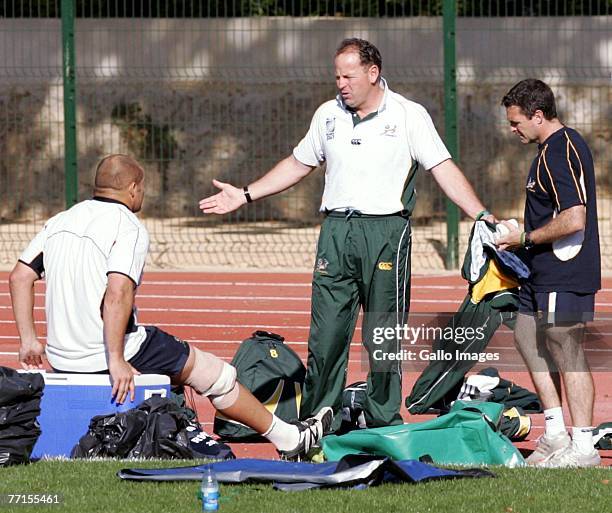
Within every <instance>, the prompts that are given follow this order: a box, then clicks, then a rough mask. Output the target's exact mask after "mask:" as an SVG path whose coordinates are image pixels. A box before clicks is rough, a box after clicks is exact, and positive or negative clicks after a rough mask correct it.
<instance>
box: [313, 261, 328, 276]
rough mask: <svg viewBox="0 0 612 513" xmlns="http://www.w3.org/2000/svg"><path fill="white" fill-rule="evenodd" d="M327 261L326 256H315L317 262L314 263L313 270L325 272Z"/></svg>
mask: <svg viewBox="0 0 612 513" xmlns="http://www.w3.org/2000/svg"><path fill="white" fill-rule="evenodd" d="M328 265H329V262H328V260H327V258H317V263H316V264H315V272H317V273H321V274H327V266H328Z"/></svg>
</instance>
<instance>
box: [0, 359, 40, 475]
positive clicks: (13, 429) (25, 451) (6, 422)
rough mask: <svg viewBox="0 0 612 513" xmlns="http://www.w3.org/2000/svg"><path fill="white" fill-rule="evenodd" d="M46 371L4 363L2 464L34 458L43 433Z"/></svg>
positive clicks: (0, 377)
mask: <svg viewBox="0 0 612 513" xmlns="http://www.w3.org/2000/svg"><path fill="white" fill-rule="evenodd" d="M44 388H45V380H44V378H43V377H42V374H40V373H38V372H36V373H31V374H30V373H18V372H17V371H16V370H14V369H9V368H8V367H0V467H7V466H9V465H15V464H18V463H27V462H29V461H30V455H31V454H32V449H33V448H34V444H35V443H36V441H37V440H38V437H39V436H40V425H39V424H38V421H37V420H36V419H37V418H38V416H39V415H40V399H41V397H42V395H43V389H44Z"/></svg>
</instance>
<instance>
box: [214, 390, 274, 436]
mask: <svg viewBox="0 0 612 513" xmlns="http://www.w3.org/2000/svg"><path fill="white" fill-rule="evenodd" d="M219 411H220V412H221V413H222V414H223V415H224V416H226V417H229V418H230V419H234V420H237V421H238V422H242V423H243V424H246V425H247V426H249V427H251V428H252V429H254V430H255V431H257V432H258V433H259V434H263V433H265V432H266V431H268V430H269V429H270V426H271V425H272V414H271V413H270V412H269V411H268V410H267V409H266V407H265V406H264V405H263V404H261V403H260V402H259V401H258V400H257V399H256V398H255V396H254V395H253V394H251V392H249V391H248V390H247V389H246V388H244V387H243V386H242V385H241V384H240V383H238V399H236V402H235V403H234V404H232V405H231V406H230V407H229V408H226V409H224V410H219Z"/></svg>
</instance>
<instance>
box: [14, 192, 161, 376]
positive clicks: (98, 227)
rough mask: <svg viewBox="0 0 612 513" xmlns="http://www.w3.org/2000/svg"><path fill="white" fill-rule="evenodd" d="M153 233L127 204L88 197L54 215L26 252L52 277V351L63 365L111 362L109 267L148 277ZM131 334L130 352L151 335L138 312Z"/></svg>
mask: <svg viewBox="0 0 612 513" xmlns="http://www.w3.org/2000/svg"><path fill="white" fill-rule="evenodd" d="M148 250H149V234H148V233H147V230H146V228H145V227H144V226H143V225H142V223H141V222H140V221H139V220H138V218H137V217H136V216H135V215H134V214H133V213H132V212H131V211H130V210H129V209H128V208H127V207H126V206H125V205H123V204H122V203H119V202H117V201H114V200H110V199H105V198H96V199H91V200H86V201H82V202H81V203H78V204H77V205H75V206H74V207H72V208H70V209H69V210H66V211H64V212H61V213H59V214H57V215H56V216H54V217H52V218H51V219H50V220H49V221H47V224H46V225H45V227H44V229H43V230H42V231H41V232H39V233H38V235H36V237H35V238H34V239H33V240H32V242H30V245H29V246H28V247H27V248H26V250H25V251H24V252H23V253H22V255H21V257H20V259H19V260H20V261H22V262H23V263H24V264H26V265H29V266H30V267H32V269H34V270H35V271H36V272H38V273H39V275H40V276H42V274H43V273H44V276H45V280H46V298H45V309H46V313H47V346H46V352H47V358H48V360H49V363H50V364H51V365H52V366H53V367H55V368H56V369H59V370H63V371H70V372H95V371H101V370H105V369H108V364H107V360H106V351H105V349H106V347H105V344H104V335H103V321H102V301H103V298H104V293H105V291H106V285H107V275H108V273H112V272H117V273H121V274H124V275H125V276H128V277H129V278H130V279H131V280H132V281H133V282H134V283H135V284H136V285H139V284H140V280H141V276H142V271H143V268H144V264H145V259H146V256H147V252H148ZM129 324H130V325H129V326H128V328H129V330H130V333H127V334H126V335H125V352H124V354H125V359H126V360H129V359H130V358H132V357H133V356H134V355H135V354H136V353H137V352H138V349H139V348H140V346H141V344H142V343H143V341H144V340H145V337H146V334H145V330H144V327H142V326H138V323H137V321H136V311H135V310H134V312H133V319H132V322H130V323H129Z"/></svg>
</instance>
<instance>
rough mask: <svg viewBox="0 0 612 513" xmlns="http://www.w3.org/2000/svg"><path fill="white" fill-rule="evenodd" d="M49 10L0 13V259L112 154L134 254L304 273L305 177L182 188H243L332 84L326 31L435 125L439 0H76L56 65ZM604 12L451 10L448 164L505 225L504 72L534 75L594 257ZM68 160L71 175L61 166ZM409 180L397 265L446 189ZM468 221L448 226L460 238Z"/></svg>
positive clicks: (516, 156) (605, 146)
mask: <svg viewBox="0 0 612 513" xmlns="http://www.w3.org/2000/svg"><path fill="white" fill-rule="evenodd" d="M64 3H71V2H70V1H69V0H68V1H67V0H64ZM451 3H452V0H451ZM61 4H62V2H61V1H60V0H12V1H9V2H4V3H3V4H2V5H1V6H0V58H2V62H3V66H2V67H1V68H0V194H2V201H1V203H0V216H1V217H0V233H1V236H0V261H2V262H4V263H7V264H10V263H12V262H14V260H15V258H16V257H17V255H18V254H19V251H20V250H21V249H22V247H23V246H24V245H25V243H26V242H27V240H29V238H30V237H31V236H32V235H33V234H34V233H35V231H36V230H37V229H38V228H39V227H40V226H41V223H42V222H43V221H44V219H46V218H47V217H48V216H49V215H51V214H53V213H54V212H57V211H58V210H60V209H61V208H63V206H64V204H65V201H66V198H67V197H68V198H69V199H70V195H71V194H72V195H73V196H74V197H75V198H76V199H77V200H80V199H83V198H86V197H88V196H89V194H90V189H91V183H92V171H93V168H94V165H95V163H96V161H97V160H98V159H99V158H100V157H101V156H102V155H104V154H107V153H111V152H117V151H121V152H129V153H132V154H134V155H135V156H137V157H138V158H139V159H140V160H141V161H142V162H143V163H144V164H145V165H146V167H147V170H148V183H147V189H148V191H147V198H146V200H145V209H144V211H143V217H144V220H145V222H146V223H147V225H148V226H149V228H150V231H151V237H152V248H151V249H152V254H151V262H152V263H153V264H156V265H158V266H167V267H179V268H180V267H187V266H215V267H230V266H231V267H258V268H268V269H287V268H294V267H310V266H311V263H312V258H313V255H314V244H315V241H316V235H317V232H318V224H319V222H320V217H319V215H318V213H317V210H318V204H319V201H320V194H321V189H322V184H323V173H322V172H321V171H317V172H315V173H313V175H312V176H311V177H309V178H308V179H306V180H305V181H304V182H303V183H300V184H299V185H298V186H297V187H295V188H294V189H292V190H290V191H287V192H285V193H283V194H281V195H278V196H277V197H274V198H270V199H266V200H263V201H259V202H256V203H254V204H253V205H249V207H248V208H243V209H241V210H240V211H238V212H236V213H234V214H232V215H229V216H226V217H223V218H204V217H203V216H202V215H201V214H200V213H199V211H198V209H197V201H198V199H199V198H201V197H203V196H205V195H208V194H209V193H211V192H212V186H211V185H210V181H211V179H212V178H213V177H217V178H219V179H221V180H226V181H230V182H232V183H234V184H243V183H247V182H248V181H250V180H253V179H254V178H256V177H257V176H259V175H261V174H262V173H263V172H265V171H266V170H267V169H269V167H270V166H271V165H273V164H274V163H275V162H277V161H278V160H279V159H281V158H283V157H284V156H286V155H287V154H289V152H290V151H291V150H292V148H293V147H294V146H295V145H296V144H297V142H298V141H299V140H300V138H301V137H302V136H303V135H304V133H305V132H306V130H307V128H308V124H309V122H310V118H311V116H312V113H313V112H314V110H315V109H316V107H317V106H318V105H319V104H320V103H321V102H323V101H325V100H327V99H329V98H331V97H332V96H333V95H334V94H335V91H334V81H333V69H332V55H333V51H334V49H335V46H336V45H337V43H338V42H339V41H340V39H342V38H343V37H348V36H358V37H364V38H367V39H370V40H372V41H373V42H375V43H376V44H377V46H378V47H379V48H380V49H381V51H382V54H383V61H384V62H383V74H384V75H385V76H386V77H387V79H388V81H389V84H390V86H391V88H392V89H394V90H395V91H397V92H399V93H401V94H404V95H405V96H407V97H409V98H411V99H414V100H415V101H418V102H419V103H422V104H423V105H425V106H426V107H427V109H428V110H429V111H430V113H431V115H432V118H433V119H434V122H435V124H436V126H437V127H438V130H439V131H440V132H441V133H443V134H444V133H445V132H446V131H448V129H445V108H446V111H447V112H446V114H448V111H449V109H452V108H453V107H452V105H449V103H448V101H447V102H446V103H445V101H444V98H445V96H444V76H445V70H446V71H447V74H448V66H449V65H450V64H448V62H447V64H446V67H445V60H444V45H443V43H444V40H443V23H442V16H441V14H442V1H422V2H401V1H387V2H378V1H366V0H361V1H345V2H340V1H336V2H322V1H298V0H293V1H286V2H272V1H262V0H258V1H255V0H253V1H233V0H232V1H230V0H228V1H226V2H211V1H185V2H175V1H170V0H157V1H149V0H130V1H122V0H119V1H116V0H113V1H102V0H96V1H93V0H92V1H76V3H75V4H74V7H75V13H76V14H75V16H74V18H73V21H74V27H75V32H74V34H75V37H74V41H75V44H74V59H75V66H73V67H71V68H68V69H67V68H66V67H65V66H64V67H63V66H62V57H63V56H66V55H67V54H66V52H67V51H68V50H69V49H70V45H69V44H68V45H67V44H62V37H61V34H62V21H61V19H60V15H61V14H62V8H61V7H62V6H61ZM610 6H611V3H610V2H609V1H597V0H591V1H586V2H565V1H561V0H558V1H555V2H550V1H547V2H544V1H542V2H540V1H529V2H528V1H524V0H521V1H516V2H501V1H499V2H476V1H474V0H472V1H467V2H460V3H459V6H458V8H457V9H458V10H457V14H458V16H457V17H456V19H455V20H454V21H455V25H456V36H455V44H456V77H457V79H456V80H457V99H458V107H457V125H458V136H459V147H460V155H459V162H460V165H461V167H462V168H463V169H464V171H465V172H466V174H467V175H468V177H469V178H470V180H471V181H472V183H474V185H475V187H476V189H477V191H478V193H479V195H480V196H481V197H482V198H483V199H484V200H485V201H486V204H487V206H489V207H490V208H491V210H493V211H495V213H496V214H498V215H499V216H504V217H518V218H519V219H520V217H521V204H522V201H523V192H522V182H523V177H524V175H525V173H526V170H527V167H528V165H529V162H530V159H531V158H532V156H533V153H534V148H525V147H522V146H520V145H518V144H517V143H516V142H515V141H514V140H512V139H511V138H510V137H509V136H508V133H507V132H508V131H507V128H506V123H505V119H504V115H503V112H502V109H501V107H500V106H499V101H500V98H501V96H502V95H503V94H504V92H506V91H507V89H508V88H509V87H511V86H512V85H513V84H514V83H515V82H517V81H518V80H520V79H522V78H525V77H527V76H538V77H541V78H543V79H544V80H547V81H549V82H550V83H551V85H552V86H553V88H554V89H555V91H556V93H557V96H558V100H559V107H560V111H561V114H562V118H563V120H564V121H565V122H566V123H567V124H568V125H570V126H574V127H575V128H577V129H578V130H580V131H581V132H582V133H583V134H584V135H585V136H586V138H587V140H588V141H589V143H590V145H591V147H592V149H593V151H594V155H595V160H596V164H597V173H598V187H599V211H600V222H601V226H600V231H601V232H602V244H603V248H602V252H603V253H604V255H607V254H609V253H612V252H611V251H610V250H611V249H612V235H611V230H610V218H611V217H612V208H611V204H612V202H611V199H612V181H611V179H610V162H611V160H612V152H611V150H610V149H609V146H610V139H611V138H612V137H611V130H612V129H611V127H610V111H609V105H610V104H611V103H612V102H610V100H611V98H610V96H611V93H610V74H611V71H612V69H611V66H612V64H611V63H612V55H611V52H612V50H611V44H610V36H609V34H610V25H611V20H612V17H611V12H610ZM66 13H67V10H66V9H64V10H63V14H64V24H65V23H66V21H68V22H69V21H70V20H66ZM66 27H68V28H66ZM536 28H537V30H535V29H536ZM67 30H69V23H68V26H66V25H64V32H65V33H66V31H67ZM65 71H72V72H73V73H74V76H75V79H76V84H75V85H76V92H75V102H74V107H75V108H74V121H75V125H74V126H75V131H74V146H75V148H76V149H75V150H72V149H71V148H70V145H66V142H65V141H66V140H67V141H70V131H69V130H68V131H67V135H66V136H65V133H64V129H65V128H66V127H67V126H68V128H69V125H70V122H69V121H70V115H71V112H70V110H69V109H66V110H65V106H66V102H65V101H64V89H63V88H62V83H63V80H64V79H65V77H63V72H65ZM66 83H68V82H66ZM68 96H70V95H68ZM68 103H69V102H68ZM446 117H447V116H446ZM65 121H67V122H65ZM446 135H447V136H448V135H450V134H448V133H447V134H446ZM72 161H74V162H76V163H78V167H75V169H78V172H77V176H76V180H75V181H74V184H73V185H74V187H73V188H72V187H71V185H70V181H69V180H68V182H66V172H65V169H66V168H68V169H70V167H71V166H70V162H72ZM68 176H69V174H68ZM66 183H68V185H67V186H66ZM417 189H418V192H419V200H418V203H417V210H416V211H415V217H414V226H415V228H414V229H415V236H414V240H415V245H414V248H413V251H414V260H415V267H416V269H417V270H424V271H425V270H436V269H442V268H443V267H444V263H445V260H446V259H447V256H448V241H447V213H446V207H445V201H444V198H443V195H442V194H441V193H440V191H439V190H438V189H437V187H436V186H435V184H434V183H433V181H432V180H431V178H430V177H428V176H427V174H426V173H424V172H422V173H421V176H420V177H419V181H418V184H417ZM71 191H72V192H71ZM468 229H469V222H467V221H465V220H464V221H462V222H461V223H460V231H459V237H458V240H459V242H460V243H461V242H462V241H464V240H465V239H466V235H467V232H466V231H467V230H468ZM463 249H464V248H463V247H460V248H459V256H461V254H462V251H463ZM451 260H452V259H451ZM604 262H605V266H607V268H608V269H610V268H612V263H611V262H610V261H609V260H604Z"/></svg>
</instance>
